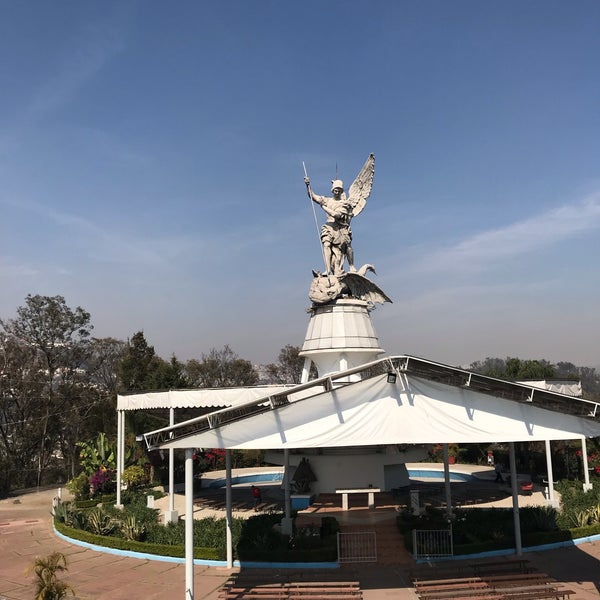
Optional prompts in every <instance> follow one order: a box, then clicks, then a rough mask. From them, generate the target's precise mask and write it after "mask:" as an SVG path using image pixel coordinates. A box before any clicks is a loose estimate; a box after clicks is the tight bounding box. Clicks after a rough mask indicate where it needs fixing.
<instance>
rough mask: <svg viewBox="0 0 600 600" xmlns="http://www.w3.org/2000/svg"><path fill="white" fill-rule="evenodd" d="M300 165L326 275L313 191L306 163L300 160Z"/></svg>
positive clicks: (323, 250) (325, 262)
mask: <svg viewBox="0 0 600 600" xmlns="http://www.w3.org/2000/svg"><path fill="white" fill-rule="evenodd" d="M302 167H303V168H304V183H305V184H306V190H307V192H308V197H309V198H310V200H311V203H310V204H311V206H312V210H313V217H314V218H315V227H316V228H317V238H318V239H319V246H321V253H322V254H323V263H324V264H325V274H326V275H328V274H329V273H328V272H327V261H326V260H325V249H324V248H323V244H322V243H321V231H320V229H319V222H318V221H317V211H316V210H315V203H314V202H312V200H313V193H312V190H311V189H310V179H309V178H308V173H307V172H306V165H305V164H304V161H302Z"/></svg>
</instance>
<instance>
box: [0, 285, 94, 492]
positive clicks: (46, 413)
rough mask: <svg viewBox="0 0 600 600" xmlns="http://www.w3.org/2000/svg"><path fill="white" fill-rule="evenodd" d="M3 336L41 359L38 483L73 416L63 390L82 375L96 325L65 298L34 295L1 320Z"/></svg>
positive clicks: (80, 309) (69, 397) (38, 399)
mask: <svg viewBox="0 0 600 600" xmlns="http://www.w3.org/2000/svg"><path fill="white" fill-rule="evenodd" d="M0 326H1V327H2V329H3V330H4V332H5V334H6V335H7V336H8V337H10V338H13V339H14V340H15V341H16V342H17V343H21V344H23V345H25V346H27V347H29V348H31V349H32V350H33V351H35V354H36V360H37V359H39V360H41V363H40V365H39V370H41V371H43V372H44V374H45V386H44V389H43V390H40V397H39V398H37V401H38V402H39V404H40V406H41V408H42V413H43V417H42V427H41V431H40V432H39V437H38V444H39V445H38V448H39V449H38V456H37V463H38V465H37V466H38V468H37V485H38V486H39V485H40V483H41V477H42V471H43V469H45V468H46V467H47V465H48V462H49V460H50V458H51V456H52V453H53V452H54V450H55V449H56V447H55V441H56V438H57V434H58V433H60V432H61V429H62V425H63V423H64V422H65V419H72V418H73V414H70V413H69V409H70V408H71V406H69V400H70V399H72V395H67V396H64V395H61V393H60V390H59V388H60V387H63V388H64V387H65V386H70V385H72V384H73V382H74V381H75V380H76V379H78V377H79V375H80V373H78V370H79V369H80V368H81V366H82V364H83V363H84V362H85V359H86V357H87V351H88V338H89V335H90V331H91V329H92V328H93V327H92V325H91V324H90V314H89V313H88V312H87V311H85V310H84V309H83V308H81V307H80V306H78V307H77V308H76V309H71V308H69V307H68V306H67V304H66V302H65V299H64V298H63V297H62V296H40V295H35V296H32V295H31V294H28V295H27V297H26V298H25V305H24V306H21V307H19V308H18V309H17V318H16V319H9V320H7V321H4V320H0Z"/></svg>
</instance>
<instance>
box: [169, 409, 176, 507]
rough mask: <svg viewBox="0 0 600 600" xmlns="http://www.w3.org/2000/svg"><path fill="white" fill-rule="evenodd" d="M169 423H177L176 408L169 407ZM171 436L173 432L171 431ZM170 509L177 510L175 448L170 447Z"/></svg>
mask: <svg viewBox="0 0 600 600" xmlns="http://www.w3.org/2000/svg"><path fill="white" fill-rule="evenodd" d="M169 425H170V426H171V427H173V425H175V409H174V408H170V409H169ZM171 437H173V434H172V433H171ZM169 510H170V511H171V513H172V512H173V511H174V510H175V450H174V448H169Z"/></svg>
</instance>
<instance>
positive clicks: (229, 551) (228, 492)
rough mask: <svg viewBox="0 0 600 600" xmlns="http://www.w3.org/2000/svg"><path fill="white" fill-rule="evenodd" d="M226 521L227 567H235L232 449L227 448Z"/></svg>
mask: <svg viewBox="0 0 600 600" xmlns="http://www.w3.org/2000/svg"><path fill="white" fill-rule="evenodd" d="M225 521H226V536H227V537H226V540H227V568H228V569H231V568H233V533H232V527H233V513H232V502H231V450H229V448H228V449H226V450H225Z"/></svg>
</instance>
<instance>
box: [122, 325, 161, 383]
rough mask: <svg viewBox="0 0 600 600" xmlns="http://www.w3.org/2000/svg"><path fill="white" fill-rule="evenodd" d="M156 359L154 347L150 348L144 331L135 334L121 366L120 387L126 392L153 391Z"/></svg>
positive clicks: (124, 354) (128, 343) (129, 342)
mask: <svg viewBox="0 0 600 600" xmlns="http://www.w3.org/2000/svg"><path fill="white" fill-rule="evenodd" d="M155 358H156V353H155V352H154V346H150V345H149V344H148V342H147V341H146V338H145V337H144V332H143V331H138V332H137V333H134V334H133V336H132V338H131V340H129V341H128V342H127V345H126V346H125V350H124V352H123V355H122V358H121V362H120V365H119V387H120V388H121V390H123V391H125V392H133V391H142V390H149V389H152V388H151V386H150V385H149V383H150V381H151V373H152V364H153V361H154V359H155Z"/></svg>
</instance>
